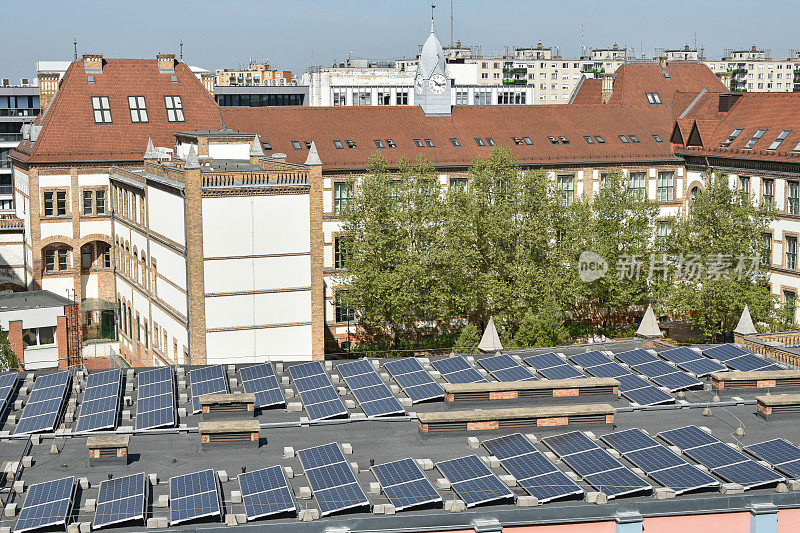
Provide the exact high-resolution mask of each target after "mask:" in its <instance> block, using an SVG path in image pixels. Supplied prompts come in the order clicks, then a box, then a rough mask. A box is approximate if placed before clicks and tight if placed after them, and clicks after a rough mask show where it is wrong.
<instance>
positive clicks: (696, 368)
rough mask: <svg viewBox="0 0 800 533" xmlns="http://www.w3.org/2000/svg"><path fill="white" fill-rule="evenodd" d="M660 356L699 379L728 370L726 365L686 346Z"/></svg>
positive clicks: (667, 351) (663, 352) (659, 353)
mask: <svg viewBox="0 0 800 533" xmlns="http://www.w3.org/2000/svg"><path fill="white" fill-rule="evenodd" d="M658 355H659V356H661V357H663V358H664V359H666V360H667V361H672V362H673V363H675V364H676V365H678V368H682V369H683V370H686V371H687V372H691V373H692V374H694V375H695V376H697V377H703V376H707V375H709V374H711V373H712V372H719V371H721V370H727V368H726V367H725V365H722V364H720V363H718V362H716V361H713V360H711V359H709V358H708V357H705V356H703V355H702V354H699V353H697V352H695V351H694V350H692V349H691V348H687V347H685V346H681V347H680V348H673V349H671V350H664V351H662V352H658Z"/></svg>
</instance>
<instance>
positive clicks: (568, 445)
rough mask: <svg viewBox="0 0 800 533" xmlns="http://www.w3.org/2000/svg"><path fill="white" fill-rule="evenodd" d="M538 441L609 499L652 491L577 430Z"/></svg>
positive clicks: (649, 486) (650, 487)
mask: <svg viewBox="0 0 800 533" xmlns="http://www.w3.org/2000/svg"><path fill="white" fill-rule="evenodd" d="M542 442H544V444H545V445H546V446H547V447H548V448H550V449H551V450H553V451H554V452H555V453H556V454H558V456H559V457H561V459H562V460H563V461H564V462H565V463H566V464H568V465H569V466H570V468H572V469H573V470H574V471H575V472H576V473H577V474H578V475H579V476H581V477H582V478H583V479H585V480H586V482H587V483H589V484H590V485H591V486H593V487H594V488H596V489H597V490H599V491H601V492H603V493H604V494H605V495H606V496H607V497H608V499H609V500H610V499H612V498H617V497H619V496H624V495H627V494H635V493H639V492H643V491H649V490H651V489H652V488H653V487H652V486H651V485H650V484H649V483H647V482H646V481H644V480H643V479H642V478H640V477H639V476H637V475H636V474H634V473H633V472H632V471H631V470H629V469H628V468H627V467H625V466H624V465H623V464H622V463H620V462H619V461H618V460H617V459H615V458H614V457H612V456H611V455H610V454H609V453H608V452H607V451H606V450H604V449H603V448H601V447H600V446H598V445H597V444H596V443H595V442H594V441H593V440H592V439H590V438H589V437H587V436H586V435H584V434H583V433H581V432H580V431H573V432H571V433H563V434H561V435H554V436H552V437H545V438H544V439H542Z"/></svg>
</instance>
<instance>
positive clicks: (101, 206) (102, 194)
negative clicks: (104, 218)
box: [94, 191, 106, 215]
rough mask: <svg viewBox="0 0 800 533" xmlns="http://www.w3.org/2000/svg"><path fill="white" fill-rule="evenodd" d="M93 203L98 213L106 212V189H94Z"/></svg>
mask: <svg viewBox="0 0 800 533" xmlns="http://www.w3.org/2000/svg"><path fill="white" fill-rule="evenodd" d="M94 205H95V208H96V209H95V212H96V213H97V214H98V215H102V214H103V213H105V212H106V191H94Z"/></svg>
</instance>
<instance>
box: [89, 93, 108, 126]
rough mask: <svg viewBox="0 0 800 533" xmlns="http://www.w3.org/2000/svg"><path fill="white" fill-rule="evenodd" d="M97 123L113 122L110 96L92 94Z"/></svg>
mask: <svg viewBox="0 0 800 533" xmlns="http://www.w3.org/2000/svg"><path fill="white" fill-rule="evenodd" d="M92 111H94V122H95V124H111V104H110V103H109V102H108V96H92Z"/></svg>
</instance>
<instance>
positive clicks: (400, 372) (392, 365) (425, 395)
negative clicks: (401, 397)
mask: <svg viewBox="0 0 800 533" xmlns="http://www.w3.org/2000/svg"><path fill="white" fill-rule="evenodd" d="M383 368H385V369H386V370H387V371H388V372H389V373H390V374H391V375H392V377H393V378H394V380H395V381H396V382H397V384H398V385H400V387H401V388H402V389H403V392H405V393H406V395H408V397H409V398H411V403H417V402H422V401H425V400H433V399H434V398H444V390H442V387H441V385H439V384H438V383H436V381H434V379H433V378H432V377H431V375H430V374H428V372H427V371H426V370H425V369H424V368H422V365H421V364H420V363H419V361H417V360H416V359H415V358H413V357H406V358H403V359H394V360H392V361H387V362H386V363H385V364H384V365H383Z"/></svg>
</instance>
